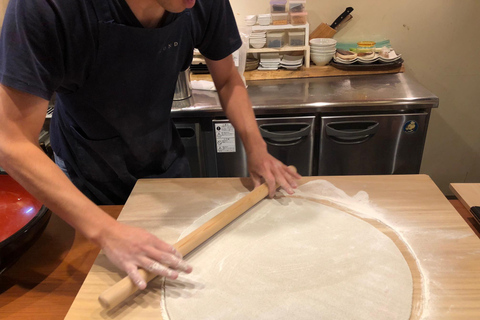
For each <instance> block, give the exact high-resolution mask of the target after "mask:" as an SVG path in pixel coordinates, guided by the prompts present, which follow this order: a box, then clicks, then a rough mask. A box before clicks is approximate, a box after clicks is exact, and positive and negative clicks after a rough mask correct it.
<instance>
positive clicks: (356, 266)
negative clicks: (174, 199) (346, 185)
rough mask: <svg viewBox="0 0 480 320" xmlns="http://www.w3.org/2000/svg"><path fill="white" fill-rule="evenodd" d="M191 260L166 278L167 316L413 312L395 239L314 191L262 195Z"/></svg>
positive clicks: (405, 315)
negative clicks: (311, 195) (184, 270)
mask: <svg viewBox="0 0 480 320" xmlns="http://www.w3.org/2000/svg"><path fill="white" fill-rule="evenodd" d="M222 209H224V208H218V210H214V211H215V212H212V213H211V214H209V216H208V217H205V218H210V217H211V216H213V215H215V214H217V213H219V212H221V211H222ZM204 220H208V219H204ZM203 222H204V221H199V223H198V225H195V226H192V228H191V229H192V230H194V229H195V228H196V227H198V226H200V225H201V224H202V223H203ZM187 260H188V261H189V263H190V264H191V265H192V266H193V268H194V271H193V273H192V274H191V275H187V276H182V277H181V278H179V279H177V280H175V281H166V283H165V304H166V311H167V313H168V317H169V318H170V319H171V320H181V319H182V320H183V319H202V320H203V319H222V320H225V319H275V320H278V319H289V320H291V319H296V320H298V319H309V320H311V319H329V320H331V319H342V320H345V319H369V320H370V319H377V320H380V319H388V320H392V319H409V318H410V313H411V307H412V294H413V282H412V275H411V273H410V269H409V267H408V265H407V262H406V261H405V259H404V257H403V256H402V254H401V252H400V251H399V249H398V248H397V246H396V245H395V244H394V243H393V241H392V240H391V239H390V238H388V237H387V236H386V235H384V234H383V233H382V232H380V231H379V230H377V229H376V228H375V227H373V226H372V225H370V224H369V223H367V222H365V221H363V220H360V219H358V218H356V217H354V216H352V215H350V214H348V213H345V212H343V211H340V210H337V209H334V208H331V207H328V206H325V205H322V204H319V203H316V202H312V201H309V200H303V199H297V198H288V197H287V198H280V199H275V200H263V201H262V202H260V203H259V204H258V205H257V206H255V207H254V208H252V209H251V210H249V211H248V212H246V213H245V214H244V215H243V216H241V217H240V218H238V219H237V220H235V221H234V222H233V223H231V224H230V225H229V226H227V227H226V228H225V229H223V230H222V231H220V232H219V233H218V234H217V235H215V236H214V237H213V238H211V239H209V240H208V241H207V242H206V243H205V244H204V245H202V246H200V247H199V248H197V249H196V250H195V251H194V252H192V253H191V254H190V255H189V256H187Z"/></svg>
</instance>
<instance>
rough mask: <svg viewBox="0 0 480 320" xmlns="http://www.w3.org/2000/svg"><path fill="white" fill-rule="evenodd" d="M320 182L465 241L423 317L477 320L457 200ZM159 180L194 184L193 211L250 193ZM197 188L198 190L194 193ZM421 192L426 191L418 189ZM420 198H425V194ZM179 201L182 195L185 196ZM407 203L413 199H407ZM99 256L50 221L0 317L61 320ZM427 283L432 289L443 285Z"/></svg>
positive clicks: (200, 182)
mask: <svg viewBox="0 0 480 320" xmlns="http://www.w3.org/2000/svg"><path fill="white" fill-rule="evenodd" d="M310 179H313V178H306V180H310ZM322 179H327V180H329V181H332V182H333V183H334V184H335V185H337V186H338V187H340V188H341V189H343V190H345V191H346V192H347V193H348V194H349V195H353V194H355V193H356V191H359V190H365V191H367V192H368V193H369V195H370V198H371V200H372V201H374V202H375V203H378V204H381V205H382V207H384V208H390V207H397V209H396V210H401V211H402V212H405V213H409V214H413V215H425V216H426V217H427V218H433V217H437V218H438V219H435V220H433V221H432V222H431V223H429V224H427V223H426V224H425V225H424V228H425V230H427V231H434V230H439V229H440V228H447V231H455V232H459V233H462V235H465V237H463V238H462V239H460V241H454V242H455V243H452V244H451V246H450V245H449V246H448V247H446V248H445V251H447V252H446V254H447V256H448V255H449V254H452V252H455V253H459V252H465V253H464V254H465V255H466V256H465V257H466V259H464V261H463V262H464V263H461V264H460V263H459V266H458V270H454V272H453V271H452V272H453V273H449V275H450V276H449V279H446V280H445V281H446V286H447V287H448V288H446V287H444V288H443V289H444V291H445V297H444V298H442V299H440V301H436V303H435V306H436V307H435V308H434V309H432V310H429V312H430V314H429V316H427V317H425V318H431V319H439V318H448V319H462V318H463V319H473V318H478V317H479V316H480V304H479V301H480V284H479V282H480V274H479V270H480V264H479V263H480V262H479V258H478V256H479V255H480V251H478V250H479V246H480V244H479V241H480V240H479V239H478V238H477V237H475V236H472V230H473V231H474V232H475V233H476V234H477V236H480V226H479V225H478V224H476V222H475V221H472V220H473V218H472V217H471V215H470V213H469V212H468V211H467V210H466V209H465V208H464V206H463V205H462V204H461V202H460V201H459V200H450V204H449V202H448V201H447V200H446V199H445V197H444V196H443V195H442V194H441V192H440V191H439V190H438V189H437V188H436V187H435V186H434V185H433V182H431V180H430V179H429V178H428V177H427V176H424V175H420V176H387V177H369V179H366V178H365V177H363V178H362V177H322ZM165 182H166V183H168V184H169V187H168V188H167V189H170V192H178V191H179V188H180V189H183V188H181V185H182V184H185V187H187V185H188V184H190V183H193V185H196V186H197V188H194V189H195V199H194V198H192V199H191V200H188V201H186V202H187V204H188V202H191V201H194V202H195V203H196V208H197V210H199V211H204V210H208V204H206V203H208V202H209V201H210V199H209V196H208V195H209V194H210V193H212V192H225V193H227V194H228V193H229V194H230V195H231V196H233V195H235V193H237V194H238V193H239V192H245V191H246V190H247V188H250V187H251V185H249V184H248V181H245V180H241V179H191V181H186V182H182V181H180V180H176V181H172V182H170V181H166V180H165ZM191 186H192V185H190V187H191ZM199 186H202V187H201V188H199ZM227 186H228V188H227ZM425 186H426V187H427V191H425ZM372 188H373V189H374V188H379V189H381V190H382V191H381V192H380V193H378V194H375V195H374V194H372V193H371V190H373V189H372ZM194 189H191V190H194ZM221 189H223V190H224V191H222V190H221ZM161 191H162V192H164V193H165V196H167V198H168V196H169V195H171V194H170V193H168V190H166V189H162V190H161ZM425 192H427V193H426V194H425ZM419 193H423V194H425V195H426V196H427V199H425V201H422V200H421V199H419V198H420V195H419ZM184 198H187V197H185V195H184ZM398 198H400V199H403V200H402V202H401V203H398V200H397V204H395V199H398ZM410 198H412V199H414V200H409V199H410ZM423 202H425V204H426V205H427V207H426V208H423V209H422V208H419V204H420V206H421V204H422V203H423ZM127 205H128V203H127ZM184 205H185V204H184ZM454 208H455V209H457V210H458V213H460V215H458V213H457V211H456V210H455V209H454ZM104 209H105V210H106V211H107V212H108V213H110V214H111V215H112V216H114V217H116V216H118V214H119V213H120V210H121V209H122V207H121V206H112V207H104ZM170 209H171V208H170ZM159 210H160V211H161V210H167V211H168V210H169V208H168V206H165V207H163V208H159ZM460 216H461V217H463V219H461V218H460ZM170 222H173V220H170ZM172 226H173V227H175V223H173V224H172ZM468 226H470V228H471V229H470V228H469V227H468ZM472 244H473V246H474V247H473V249H472V247H471V245H472ZM469 250H477V251H473V254H476V256H475V255H468V252H469ZM98 251H99V250H98V248H96V247H95V246H94V245H93V244H91V243H89V242H87V241H86V239H85V238H84V237H82V236H80V235H78V234H75V232H74V230H73V229H72V228H70V227H69V226H68V225H66V224H65V223H64V222H63V221H61V220H60V219H59V218H57V217H56V216H55V215H52V219H51V221H50V223H49V225H48V226H47V229H46V230H45V232H44V233H43V235H42V236H41V238H40V239H39V241H38V242H37V243H36V244H35V245H34V246H33V247H32V248H31V249H30V250H29V251H28V252H27V253H26V254H25V255H24V256H23V257H22V258H21V259H20V260H19V261H18V262H17V263H16V264H15V265H14V267H13V268H11V269H10V270H8V271H7V272H6V273H5V274H4V275H3V276H2V277H1V278H0V292H1V294H0V318H5V319H7V318H8V319H63V318H64V317H65V315H66V314H67V311H68V310H69V308H70V305H71V304H72V302H73V301H74V299H75V295H76V294H77V293H78V291H79V289H80V287H81V286H82V283H83V281H84V280H85V277H86V276H87V273H88V271H89V270H90V267H91V266H92V264H93V262H94V260H95V258H96V256H97V254H98ZM457 251H458V252H457ZM432 253H433V252H432ZM442 259H444V258H442ZM472 259H473V260H472ZM466 263H468V264H469V266H468V267H467V266H466V265H465V264H466ZM470 264H471V265H470ZM469 279H470V280H471V281H469ZM434 285H435V286H437V287H438V286H440V285H443V283H435V284H434ZM437 289H438V290H440V289H442V288H440V287H439V288H437ZM84 315H85V314H84ZM87 318H88V317H87ZM120 318H122V317H120ZM123 318H125V317H123ZM127 318H128V317H127Z"/></svg>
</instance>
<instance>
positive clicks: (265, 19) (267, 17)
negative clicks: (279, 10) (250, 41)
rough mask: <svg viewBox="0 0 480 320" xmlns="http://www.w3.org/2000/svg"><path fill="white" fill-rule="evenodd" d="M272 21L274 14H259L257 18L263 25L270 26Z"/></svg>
mask: <svg viewBox="0 0 480 320" xmlns="http://www.w3.org/2000/svg"><path fill="white" fill-rule="evenodd" d="M271 22H272V15H271V14H269V13H267V14H259V15H258V18H257V23H258V24H259V25H261V26H268V25H269V24H270V23H271Z"/></svg>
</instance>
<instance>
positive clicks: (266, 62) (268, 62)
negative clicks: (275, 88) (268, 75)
mask: <svg viewBox="0 0 480 320" xmlns="http://www.w3.org/2000/svg"><path fill="white" fill-rule="evenodd" d="M279 66H280V54H278V53H262V54H260V66H259V67H258V70H277V69H278V67H279Z"/></svg>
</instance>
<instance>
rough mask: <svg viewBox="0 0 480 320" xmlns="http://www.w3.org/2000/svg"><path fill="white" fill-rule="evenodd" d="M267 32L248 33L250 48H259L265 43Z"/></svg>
mask: <svg viewBox="0 0 480 320" xmlns="http://www.w3.org/2000/svg"><path fill="white" fill-rule="evenodd" d="M266 35H267V33H266V32H265V31H256V32H252V34H250V45H251V46H252V48H255V49H260V48H263V47H264V46H265V44H266V43H267V37H266Z"/></svg>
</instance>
